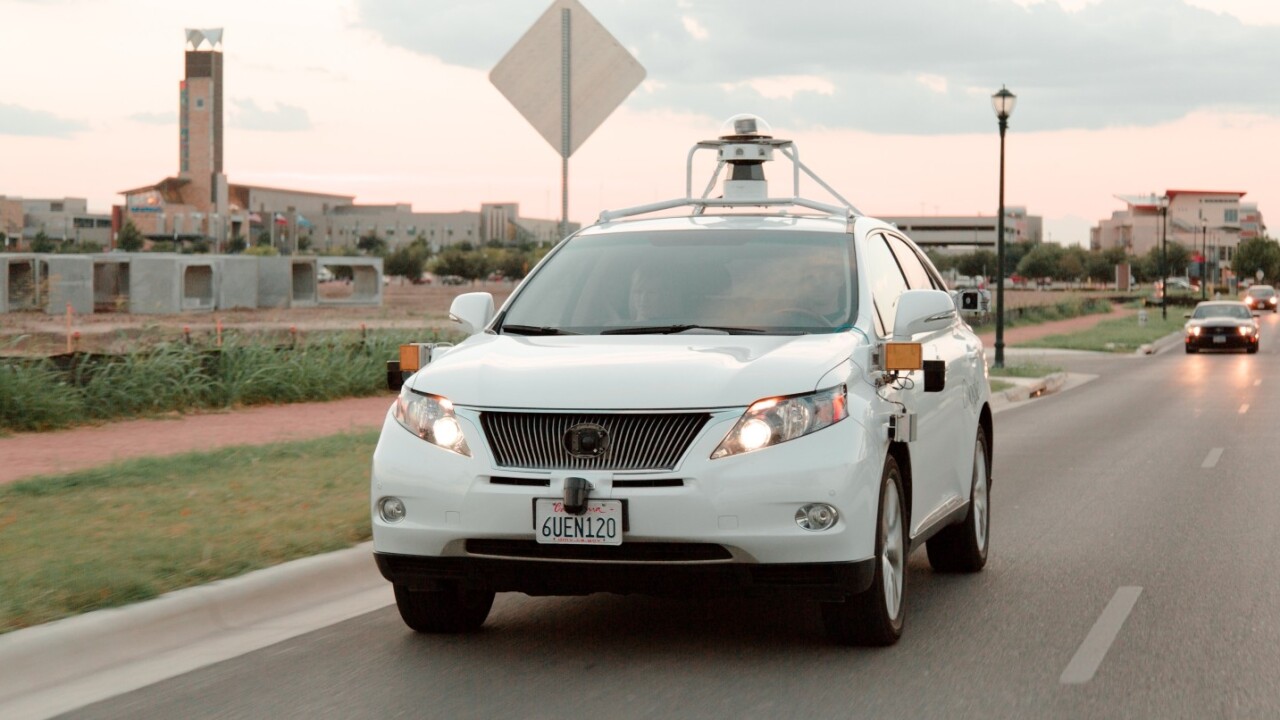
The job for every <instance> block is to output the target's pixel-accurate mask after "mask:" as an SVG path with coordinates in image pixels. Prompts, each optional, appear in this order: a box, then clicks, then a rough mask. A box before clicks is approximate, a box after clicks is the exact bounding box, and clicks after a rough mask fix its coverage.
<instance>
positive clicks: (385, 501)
mask: <svg viewBox="0 0 1280 720" xmlns="http://www.w3.org/2000/svg"><path fill="white" fill-rule="evenodd" d="M378 515H380V516H381V517H382V519H383V520H384V521H385V522H389V523H394V522H400V521H401V520H403V519H404V516H405V510H404V502H402V501H401V500H400V498H395V497H384V498H382V499H381V500H379V501H378Z"/></svg>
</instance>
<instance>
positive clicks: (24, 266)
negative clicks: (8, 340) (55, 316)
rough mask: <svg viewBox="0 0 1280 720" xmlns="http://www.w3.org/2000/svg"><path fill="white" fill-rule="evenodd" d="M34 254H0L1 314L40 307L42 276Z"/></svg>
mask: <svg viewBox="0 0 1280 720" xmlns="http://www.w3.org/2000/svg"><path fill="white" fill-rule="evenodd" d="M38 257H39V256H38V255H35V254H34V253H21V254H20V253H0V313H8V312H18V311H21V310H35V309H37V308H39V307H40V299H39V298H40V274H39V265H38V264H37V262H36V260H37V259H38Z"/></svg>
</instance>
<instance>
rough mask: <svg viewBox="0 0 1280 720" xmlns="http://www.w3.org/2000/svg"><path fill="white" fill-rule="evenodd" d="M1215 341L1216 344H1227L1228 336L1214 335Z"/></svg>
mask: <svg viewBox="0 0 1280 720" xmlns="http://www.w3.org/2000/svg"><path fill="white" fill-rule="evenodd" d="M1213 341H1214V342H1216V343H1224V342H1226V341H1227V336H1226V335H1214V336H1213Z"/></svg>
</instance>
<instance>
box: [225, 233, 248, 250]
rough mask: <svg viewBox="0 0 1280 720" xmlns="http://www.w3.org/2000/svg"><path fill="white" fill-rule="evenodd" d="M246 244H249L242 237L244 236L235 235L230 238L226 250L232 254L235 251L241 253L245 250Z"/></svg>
mask: <svg viewBox="0 0 1280 720" xmlns="http://www.w3.org/2000/svg"><path fill="white" fill-rule="evenodd" d="M248 246H249V243H248V241H246V240H245V239H244V236H243V235H237V236H235V237H233V238H231V242H230V243H228V244H227V252H229V253H231V254H233V255H234V254H235V253H242V252H244V251H245V248H247V247H248Z"/></svg>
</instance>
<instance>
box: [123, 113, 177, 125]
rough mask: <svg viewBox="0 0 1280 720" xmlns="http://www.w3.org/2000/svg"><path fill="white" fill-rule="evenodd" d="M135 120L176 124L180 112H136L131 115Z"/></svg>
mask: <svg viewBox="0 0 1280 720" xmlns="http://www.w3.org/2000/svg"><path fill="white" fill-rule="evenodd" d="M129 119H130V120H133V121H134V122H140V123H146V124H147V125H176V124H177V123H178V114H177V113H175V112H136V113H134V114H132V115H130V116H129Z"/></svg>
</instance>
